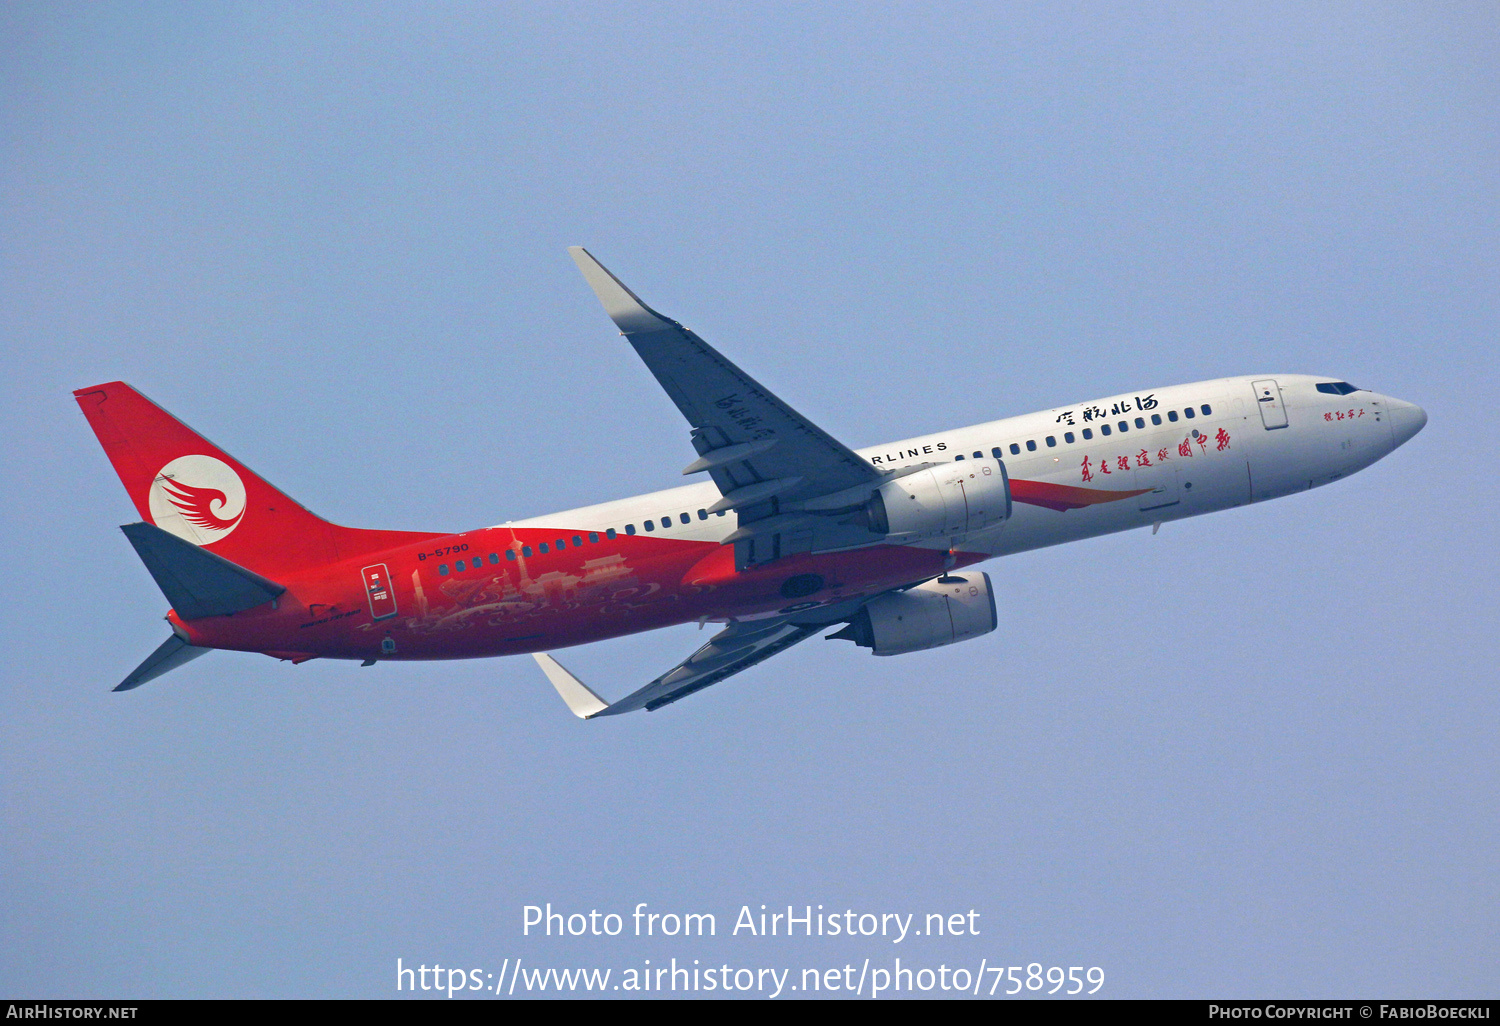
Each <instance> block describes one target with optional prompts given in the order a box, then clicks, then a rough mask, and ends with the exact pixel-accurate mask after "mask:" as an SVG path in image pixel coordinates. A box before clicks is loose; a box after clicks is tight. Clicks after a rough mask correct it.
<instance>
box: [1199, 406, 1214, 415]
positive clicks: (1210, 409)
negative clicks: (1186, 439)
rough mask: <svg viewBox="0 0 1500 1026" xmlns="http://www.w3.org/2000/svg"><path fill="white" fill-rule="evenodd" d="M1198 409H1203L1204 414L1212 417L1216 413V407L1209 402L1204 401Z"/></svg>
mask: <svg viewBox="0 0 1500 1026" xmlns="http://www.w3.org/2000/svg"><path fill="white" fill-rule="evenodd" d="M1198 409H1200V410H1202V411H1203V415H1204V416H1205V417H1212V416H1213V415H1214V408H1213V407H1212V406H1210V405H1208V403H1204V404H1203V405H1202V406H1200V407H1198Z"/></svg>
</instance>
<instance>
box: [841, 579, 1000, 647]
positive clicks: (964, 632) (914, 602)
mask: <svg viewBox="0 0 1500 1026" xmlns="http://www.w3.org/2000/svg"><path fill="white" fill-rule="evenodd" d="M998 623H999V618H998V617H997V616H996V614H995V595H994V592H993V591H991V589H990V575H989V574H984V573H961V574H947V575H945V576H943V577H939V578H938V579H937V580H935V581H928V582H927V583H925V584H919V585H917V586H916V587H915V588H909V589H908V590H906V591H893V592H888V593H887V594H884V595H880V596H878V597H876V598H874V599H872V600H870V601H869V602H867V603H865V605H864V606H863V607H862V608H861V609H860V611H859V613H858V615H856V616H855V617H854V619H853V620H851V621H850V622H849V626H847V627H845V628H844V629H843V630H841V631H839V632H838V633H837V634H830V635H829V636H828V639H829V640H830V641H832V640H833V639H834V638H843V639H846V640H848V641H852V642H854V643H855V644H856V645H860V646H862V647H864V648H868V649H870V650H871V651H872V652H874V653H875V654H876V655H878V656H889V655H901V654H902V653H904V652H920V651H922V650H923V649H924V648H938V647H940V646H942V645H951V644H953V643H954V642H955V641H967V640H969V639H970V638H977V637H979V636H980V635H981V634H988V633H989V632H990V631H992V630H994V629H995V627H996V625H997V624H998Z"/></svg>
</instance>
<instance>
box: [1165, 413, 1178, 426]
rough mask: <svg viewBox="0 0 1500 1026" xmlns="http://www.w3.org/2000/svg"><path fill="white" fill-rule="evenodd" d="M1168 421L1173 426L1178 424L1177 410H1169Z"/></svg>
mask: <svg viewBox="0 0 1500 1026" xmlns="http://www.w3.org/2000/svg"><path fill="white" fill-rule="evenodd" d="M1167 419H1168V420H1170V421H1171V422H1172V423H1173V424H1176V423H1177V411H1176V410H1168V411H1167Z"/></svg>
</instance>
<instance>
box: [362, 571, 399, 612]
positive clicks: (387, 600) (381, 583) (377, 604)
mask: <svg viewBox="0 0 1500 1026" xmlns="http://www.w3.org/2000/svg"><path fill="white" fill-rule="evenodd" d="M359 575H360V577H362V578H363V579H364V582H365V594H366V595H368V596H369V598H370V616H371V617H372V618H374V619H376V620H385V619H388V618H389V617H392V616H395V615H396V592H395V589H393V588H392V587H391V575H390V571H388V570H387V569H386V567H385V564H384V563H376V564H375V565H374V566H367V567H365V568H364V569H363V570H361V571H360V572H359Z"/></svg>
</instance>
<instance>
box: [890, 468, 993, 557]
mask: <svg viewBox="0 0 1500 1026" xmlns="http://www.w3.org/2000/svg"><path fill="white" fill-rule="evenodd" d="M866 508H867V516H868V518H869V527H870V530H872V531H874V532H875V533H876V534H883V535H886V536H887V537H888V538H889V539H890V540H891V541H893V542H897V543H902V542H908V541H916V540H917V539H920V538H934V537H940V536H942V535H959V534H968V533H969V532H971V531H981V530H983V529H984V528H986V527H992V526H993V525H995V524H998V523H1000V522H1001V521H1003V520H1005V519H1006V518H1007V517H1009V516H1010V478H1009V477H1008V476H1007V475H1006V473H1005V464H1004V463H1002V462H1001V461H1000V460H994V459H983V460H958V461H956V462H953V463H944V464H943V465H942V466H938V467H930V468H928V469H926V470H919V471H917V472H916V473H915V474H907V475H905V476H903V477H898V478H896V479H895V480H893V481H887V482H886V483H885V484H883V485H881V486H880V489H879V490H878V491H877V492H876V493H875V494H874V495H873V496H872V497H871V498H870V502H869V505H868V506H867V507H866Z"/></svg>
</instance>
